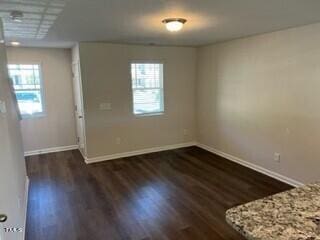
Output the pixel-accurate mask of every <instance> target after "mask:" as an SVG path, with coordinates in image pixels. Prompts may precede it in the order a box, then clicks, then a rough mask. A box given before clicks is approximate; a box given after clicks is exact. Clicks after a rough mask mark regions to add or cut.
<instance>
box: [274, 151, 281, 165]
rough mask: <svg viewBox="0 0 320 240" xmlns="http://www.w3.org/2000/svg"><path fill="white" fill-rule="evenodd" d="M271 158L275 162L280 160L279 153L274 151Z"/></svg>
mask: <svg viewBox="0 0 320 240" xmlns="http://www.w3.org/2000/svg"><path fill="white" fill-rule="evenodd" d="M273 160H274V161H275V162H278V163H279V162H280V153H274V155H273Z"/></svg>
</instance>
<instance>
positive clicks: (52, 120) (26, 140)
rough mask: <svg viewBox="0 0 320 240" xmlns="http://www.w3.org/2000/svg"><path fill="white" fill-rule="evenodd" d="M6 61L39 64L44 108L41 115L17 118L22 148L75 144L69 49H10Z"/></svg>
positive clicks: (31, 148)
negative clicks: (18, 119)
mask: <svg viewBox="0 0 320 240" xmlns="http://www.w3.org/2000/svg"><path fill="white" fill-rule="evenodd" d="M7 51H8V62H9V63H24V64H25V63H40V64H41V69H42V77H43V86H44V97H45V101H44V103H45V109H46V114H45V116H44V117H39V118H28V119H23V120H22V121H21V129H22V136H23V145H24V149H25V151H34V150H39V149H46V148H55V147H60V146H70V145H75V144H76V132H75V119H74V105H73V90H72V73H71V50H69V49H53V48H52V49H46V48H21V47H16V48H11V47H9V48H8V49H7Z"/></svg>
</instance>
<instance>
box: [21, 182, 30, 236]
mask: <svg viewBox="0 0 320 240" xmlns="http://www.w3.org/2000/svg"><path fill="white" fill-rule="evenodd" d="M29 184H30V180H29V178H28V176H27V177H26V183H25V193H24V207H25V209H24V226H23V228H22V229H23V240H24V239H26V227H27V209H28V196H29Z"/></svg>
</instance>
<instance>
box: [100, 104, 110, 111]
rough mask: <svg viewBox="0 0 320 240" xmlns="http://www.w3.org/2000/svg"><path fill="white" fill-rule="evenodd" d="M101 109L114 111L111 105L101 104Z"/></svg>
mask: <svg viewBox="0 0 320 240" xmlns="http://www.w3.org/2000/svg"><path fill="white" fill-rule="evenodd" d="M99 109H100V110H102V111H103V110H111V109H112V107H111V103H100V105H99Z"/></svg>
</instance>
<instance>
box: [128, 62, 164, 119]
mask: <svg viewBox="0 0 320 240" xmlns="http://www.w3.org/2000/svg"><path fill="white" fill-rule="evenodd" d="M162 76H163V64H160V63H132V64H131V78H132V88H133V108H134V109H133V111H134V114H149V113H161V112H163V77H162Z"/></svg>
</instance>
